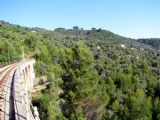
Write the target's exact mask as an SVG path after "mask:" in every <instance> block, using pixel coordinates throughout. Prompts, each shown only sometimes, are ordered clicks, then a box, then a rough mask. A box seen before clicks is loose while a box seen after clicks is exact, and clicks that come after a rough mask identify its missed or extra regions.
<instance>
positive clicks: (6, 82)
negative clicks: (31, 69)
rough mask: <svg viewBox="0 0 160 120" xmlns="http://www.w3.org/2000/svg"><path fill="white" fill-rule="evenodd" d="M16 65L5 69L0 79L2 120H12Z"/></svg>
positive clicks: (0, 114) (0, 117)
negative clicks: (13, 80)
mask: <svg viewBox="0 0 160 120" xmlns="http://www.w3.org/2000/svg"><path fill="white" fill-rule="evenodd" d="M15 67H16V64H12V65H10V66H8V67H6V68H4V69H3V70H2V71H1V72H0V75H1V78H0V120H11V117H10V112H12V110H11V109H10V105H11V99H12V89H11V88H12V85H11V84H12V79H13V75H14V71H15V70H14V69H15Z"/></svg>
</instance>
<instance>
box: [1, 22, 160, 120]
mask: <svg viewBox="0 0 160 120" xmlns="http://www.w3.org/2000/svg"><path fill="white" fill-rule="evenodd" d="M145 41H147V44H150V45H152V46H153V47H156V49H158V48H159V46H158V45H159V43H157V42H159V41H156V40H155V39H150V40H142V41H140V42H143V43H144V42H145ZM150 41H151V42H150ZM140 42H137V41H135V40H132V39H129V38H125V37H121V36H119V35H116V34H114V33H112V32H109V31H106V30H102V29H95V28H93V29H92V30H83V29H79V28H78V27H76V26H75V27H74V28H73V29H69V30H67V29H64V28H58V29H56V30H55V31H48V30H45V29H41V28H27V27H21V26H18V25H11V24H9V23H6V22H4V21H1V22H0V64H1V65H4V64H6V63H7V62H9V61H11V62H13V61H15V60H20V58H21V57H22V55H21V54H22V52H21V47H22V46H23V47H24V51H25V56H26V57H28V56H31V57H34V58H35V59H36V64H35V71H36V76H38V77H39V76H46V77H47V84H48V85H47V88H46V90H44V91H42V96H40V98H39V99H37V100H36V102H37V103H38V110H39V112H40V118H41V119H42V120H67V119H69V120H88V119H91V120H92V119H98V120H151V119H153V120H159V119H160V100H159V97H160V60H159V57H158V56H157V54H156V50H155V49H154V48H152V47H150V46H148V45H145V44H141V43H140ZM120 44H124V45H125V46H126V47H125V48H122V47H121V45H120Z"/></svg>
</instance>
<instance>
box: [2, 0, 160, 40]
mask: <svg viewBox="0 0 160 120" xmlns="http://www.w3.org/2000/svg"><path fill="white" fill-rule="evenodd" d="M0 20H5V21H8V22H10V23H13V24H19V25H23V26H28V27H42V28H47V29H50V30H53V29H54V28H57V27H65V28H72V27H73V26H79V27H83V28H84V29H91V28H92V27H96V28H103V29H106V30H110V31H112V32H114V33H117V34H120V35H122V36H126V37H131V38H143V37H147V38H149V37H156V38H157V37H159V38H160V0H0Z"/></svg>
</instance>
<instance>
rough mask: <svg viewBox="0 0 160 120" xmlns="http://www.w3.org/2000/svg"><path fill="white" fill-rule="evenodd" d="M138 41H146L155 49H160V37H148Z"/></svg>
mask: <svg viewBox="0 0 160 120" xmlns="http://www.w3.org/2000/svg"><path fill="white" fill-rule="evenodd" d="M137 41H138V42H141V43H145V44H148V45H151V46H152V47H154V48H155V49H157V50H159V49H160V38H148V39H138V40H137Z"/></svg>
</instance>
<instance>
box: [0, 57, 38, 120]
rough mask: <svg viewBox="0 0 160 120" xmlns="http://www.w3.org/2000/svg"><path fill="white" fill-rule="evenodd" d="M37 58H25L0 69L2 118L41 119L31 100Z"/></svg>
mask: <svg viewBox="0 0 160 120" xmlns="http://www.w3.org/2000/svg"><path fill="white" fill-rule="evenodd" d="M34 63H35V60H34V59H31V60H23V61H21V62H18V63H15V64H11V65H9V66H6V67H4V68H1V69H0V120H39V115H38V111H37V108H36V107H33V106H32V103H31V101H30V97H29V96H30V92H31V91H32V89H33V82H34V81H33V80H34V78H35V73H34Z"/></svg>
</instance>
